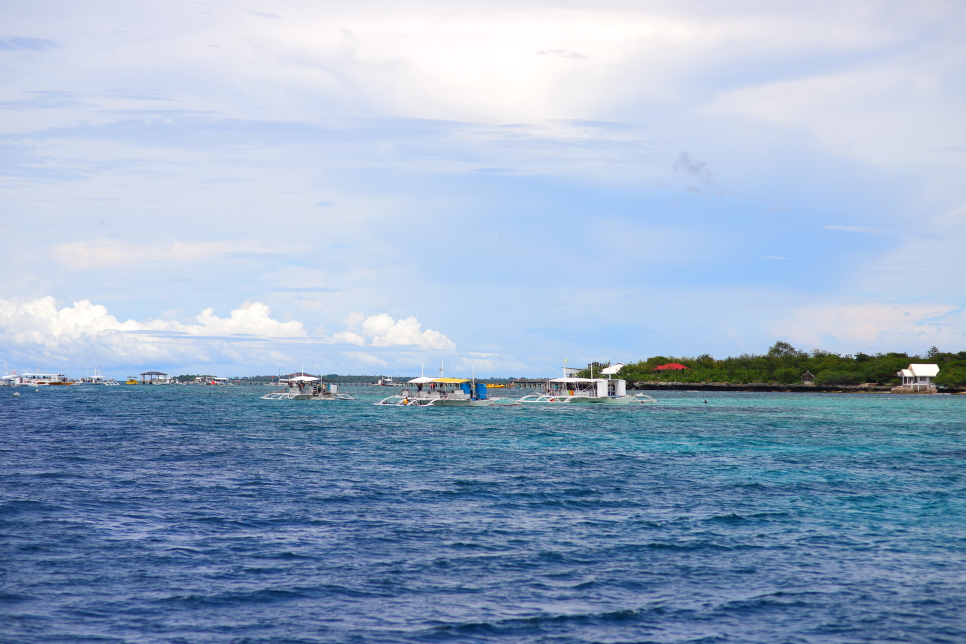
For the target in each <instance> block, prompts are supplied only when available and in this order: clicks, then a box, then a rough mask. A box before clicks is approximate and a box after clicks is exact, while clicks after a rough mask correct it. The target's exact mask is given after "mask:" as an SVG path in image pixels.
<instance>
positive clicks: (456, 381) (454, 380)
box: [433, 378, 469, 383]
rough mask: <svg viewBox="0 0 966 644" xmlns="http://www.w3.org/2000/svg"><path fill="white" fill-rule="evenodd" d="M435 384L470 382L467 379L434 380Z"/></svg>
mask: <svg viewBox="0 0 966 644" xmlns="http://www.w3.org/2000/svg"><path fill="white" fill-rule="evenodd" d="M433 382H445V383H460V382H469V380H468V379H466V378H433Z"/></svg>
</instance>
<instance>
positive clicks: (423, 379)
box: [407, 376, 433, 385]
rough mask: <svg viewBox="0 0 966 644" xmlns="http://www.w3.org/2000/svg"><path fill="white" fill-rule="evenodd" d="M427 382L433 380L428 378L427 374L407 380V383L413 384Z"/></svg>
mask: <svg viewBox="0 0 966 644" xmlns="http://www.w3.org/2000/svg"><path fill="white" fill-rule="evenodd" d="M427 382H433V379H432V378H430V377H429V376H420V377H418V378H413V379H412V380H408V381H407V384H409V383H412V384H414V385H422V384H424V383H427Z"/></svg>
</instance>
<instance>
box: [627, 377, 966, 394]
mask: <svg viewBox="0 0 966 644" xmlns="http://www.w3.org/2000/svg"><path fill="white" fill-rule="evenodd" d="M627 389H628V390H629V391H630V390H634V391H752V392H760V393H801V394H807V393H822V394H892V393H893V392H892V385H874V386H867V385H801V384H790V385H782V384H777V383H775V384H772V383H766V382H750V383H735V384H732V383H727V382H654V381H646V380H640V381H636V382H628V383H627ZM937 394H966V387H950V388H948V389H945V390H943V391H939V392H936V393H925V392H923V393H898V392H897V393H895V394H894V395H897V396H935V395H937Z"/></svg>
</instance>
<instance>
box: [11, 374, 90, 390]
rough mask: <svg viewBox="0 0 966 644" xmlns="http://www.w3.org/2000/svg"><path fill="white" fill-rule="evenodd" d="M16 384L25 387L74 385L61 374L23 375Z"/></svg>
mask: <svg viewBox="0 0 966 644" xmlns="http://www.w3.org/2000/svg"><path fill="white" fill-rule="evenodd" d="M18 384H21V385H24V386H27V387H44V386H50V385H73V384H76V383H75V382H74V381H73V380H71V379H69V378H68V377H67V376H65V375H64V374H62V373H25V374H23V375H22V376H20V382H19V383H18Z"/></svg>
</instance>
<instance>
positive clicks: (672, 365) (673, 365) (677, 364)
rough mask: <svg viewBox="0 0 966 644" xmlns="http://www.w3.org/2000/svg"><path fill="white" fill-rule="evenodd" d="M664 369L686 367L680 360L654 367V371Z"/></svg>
mask: <svg viewBox="0 0 966 644" xmlns="http://www.w3.org/2000/svg"><path fill="white" fill-rule="evenodd" d="M665 369H687V367H686V366H684V365H683V364H681V363H680V362H669V363H667V364H662V365H658V366H656V367H654V370H655V371H664V370H665Z"/></svg>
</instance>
